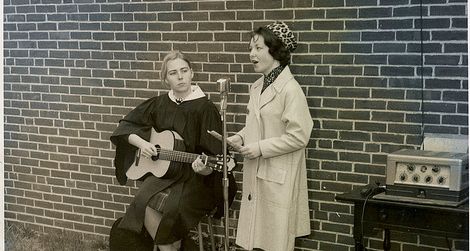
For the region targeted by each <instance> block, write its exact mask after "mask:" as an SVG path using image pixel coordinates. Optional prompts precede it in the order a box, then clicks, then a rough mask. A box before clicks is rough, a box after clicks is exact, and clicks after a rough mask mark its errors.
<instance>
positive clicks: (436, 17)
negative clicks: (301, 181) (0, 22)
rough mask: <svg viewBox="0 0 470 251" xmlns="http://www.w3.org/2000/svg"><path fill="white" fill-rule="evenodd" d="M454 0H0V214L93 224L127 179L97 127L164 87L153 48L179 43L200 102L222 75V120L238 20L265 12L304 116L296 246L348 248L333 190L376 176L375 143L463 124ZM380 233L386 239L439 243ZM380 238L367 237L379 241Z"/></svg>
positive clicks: (64, 225)
mask: <svg viewBox="0 0 470 251" xmlns="http://www.w3.org/2000/svg"><path fill="white" fill-rule="evenodd" d="M420 5H422V7H420ZM466 8H467V3H466V1H465V0H460V1H459V0H422V2H420V1H418V0H394V1H386V0H283V1H281V0H274V1H271V0H269V1H268V0H255V1H253V0H245V1H232V0H225V1H202V0H199V1H190V0H188V1H184V0H181V1H171V0H169V1H138V0H136V1H120V0H113V1H92V0H42V1H40V0H5V1H4V48H5V50H4V57H5V58H4V64H5V68H4V73H5V76H4V108H5V110H4V114H5V118H4V121H5V123H4V127H5V134H4V137H5V142H4V146H5V149H4V153H5V173H4V175H5V190H4V191H5V217H6V220H7V221H12V222H20V223H25V224H27V225H28V226H30V227H31V228H33V229H35V230H38V231H45V232H49V231H53V230H57V229H71V230H74V231H78V232H82V233H84V234H92V233H95V234H98V235H102V236H107V235H108V233H109V230H110V226H111V224H112V222H113V221H114V219H115V218H117V217H119V216H121V215H122V214H123V213H124V211H125V207H126V205H127V204H128V203H129V202H130V200H131V198H132V197H133V195H134V194H135V192H136V191H137V186H138V184H135V183H133V182H130V183H129V184H128V186H120V185H119V184H118V183H117V181H116V179H115V177H114V168H113V166H112V160H113V157H114V149H113V146H112V144H111V143H110V141H109V136H110V134H111V132H112V131H113V130H114V128H115V127H116V125H117V123H118V121H119V119H120V118H122V117H123V115H125V114H126V113H127V112H129V111H130V109H131V108H132V107H134V106H136V105H137V104H139V103H140V102H142V101H143V100H145V99H147V98H149V97H151V96H154V95H157V94H162V93H164V92H166V89H165V88H164V87H163V86H162V84H161V83H160V81H159V69H160V66H161V59H162V58H163V56H164V55H165V54H166V53H167V52H168V51H169V50H171V49H179V50H182V51H184V52H185V53H186V54H188V55H189V56H190V58H191V59H192V61H193V62H194V68H195V71H196V72H197V74H196V76H195V78H196V82H198V83H199V84H200V86H201V87H202V88H203V89H204V90H205V91H206V92H208V94H209V96H210V98H211V99H212V100H213V101H214V102H218V99H219V97H218V94H217V86H216V85H215V84H214V83H215V81H216V80H217V79H219V78H221V77H230V78H231V80H232V83H233V85H232V86H233V91H232V93H231V94H230V98H229V99H230V100H229V101H230V102H229V107H228V121H229V130H230V131H232V132H233V131H236V130H238V129H240V128H241V127H242V125H243V123H244V120H245V110H246V109H245V107H246V103H247V101H248V96H247V91H248V85H249V83H251V82H253V81H254V80H255V79H257V78H258V77H259V74H256V73H254V71H253V68H252V66H251V65H250V63H249V58H248V39H249V36H248V32H249V31H250V30H252V29H253V28H255V27H257V26H259V25H263V24H267V23H269V22H271V21H273V20H277V19H281V20H285V21H286V22H287V23H288V24H290V25H291V26H292V28H293V29H294V30H295V32H296V35H297V37H298V40H299V47H298V49H297V50H296V53H294V55H293V62H292V65H291V67H292V71H293V72H294V74H295V76H296V78H297V80H298V81H299V82H300V84H301V85H302V87H303V89H304V91H305V93H306V94H307V98H308V102H309V106H310V110H311V114H312V117H313V120H314V125H315V126H314V131H313V133H312V137H311V141H310V144H309V147H308V160H307V161H308V176H309V188H310V198H309V202H310V208H311V210H312V213H311V215H312V223H313V225H312V226H313V229H312V230H313V231H312V234H311V235H310V236H309V237H308V238H301V239H298V241H297V244H296V246H297V247H298V249H299V250H353V239H352V222H353V215H352V212H353V210H354V208H353V207H352V206H351V205H350V204H345V203H341V202H337V201H335V199H334V197H335V195H336V194H338V193H343V192H348V191H350V190H351V189H352V188H355V187H358V186H362V185H364V184H367V183H369V182H375V181H380V182H382V183H383V181H384V177H385V160H386V155H387V153H389V152H392V151H395V150H398V149H400V148H403V147H406V148H415V147H418V146H419V145H420V143H421V136H420V135H421V133H422V132H423V131H424V132H438V133H451V134H465V135H466V134H468V115H467V114H468V93H467V90H468V79H467V75H468V70H467V65H468V59H467V13H466ZM421 15H422V16H423V18H422V19H421V18H420V16H421ZM421 37H422V38H423V39H422V40H421ZM237 177H238V179H239V180H241V174H240V173H237ZM238 208H239V203H238V201H237V202H235V204H234V205H233V206H232V209H233V210H231V218H232V219H231V224H232V225H231V229H230V233H231V235H232V237H233V236H234V235H235V227H236V217H237V215H238ZM217 224H218V228H217V232H218V234H219V235H221V234H222V233H223V231H222V230H223V229H222V227H221V223H220V222H217ZM392 235H393V240H392V247H393V249H394V250H442V249H446V245H447V244H446V241H445V239H441V238H431V237H426V236H417V235H415V234H406V235H405V234H400V233H392ZM380 241H381V235H377V236H375V237H373V238H370V239H369V241H368V245H369V246H370V248H371V249H377V250H380V249H381V245H380ZM452 245H453V247H455V248H456V249H466V247H468V246H467V245H468V243H467V242H466V241H463V240H455V241H453V242H452Z"/></svg>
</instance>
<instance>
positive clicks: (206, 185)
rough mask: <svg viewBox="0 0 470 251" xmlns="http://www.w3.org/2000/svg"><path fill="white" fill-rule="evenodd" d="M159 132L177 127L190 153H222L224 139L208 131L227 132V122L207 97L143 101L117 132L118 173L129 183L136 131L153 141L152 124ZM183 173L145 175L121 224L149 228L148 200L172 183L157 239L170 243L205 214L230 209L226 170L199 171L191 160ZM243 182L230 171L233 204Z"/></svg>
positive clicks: (164, 97)
mask: <svg viewBox="0 0 470 251" xmlns="http://www.w3.org/2000/svg"><path fill="white" fill-rule="evenodd" d="M152 127H153V128H154V129H155V130H156V131H157V132H162V131H164V130H172V131H175V132H177V133H178V134H179V135H180V136H182V138H183V142H184V146H185V148H186V150H185V151H186V152H191V153H197V154H201V153H205V154H207V155H215V154H222V143H221V142H220V141H218V140H216V139H215V138H214V137H212V136H211V135H209V134H208V133H207V130H215V131H217V132H219V133H220V132H221V130H222V122H221V119H220V114H219V112H218V110H217V107H216V106H215V105H214V104H213V103H212V102H211V101H209V100H208V99H207V97H205V96H204V97H200V98H197V99H193V100H189V101H184V102H183V103H181V104H179V105H178V104H176V103H175V102H173V101H172V100H171V99H170V98H169V96H168V95H166V94H165V95H161V96H157V97H153V98H150V99H148V100H147V101H145V102H144V103H142V104H141V105H139V106H137V107H136V108H135V109H134V110H132V111H131V112H130V113H129V114H127V115H126V116H125V117H124V119H122V120H121V121H120V123H119V125H118V127H117V128H116V130H115V131H114V133H113V134H112V136H111V138H110V139H111V141H112V142H113V144H114V145H116V156H115V160H114V164H115V168H116V170H115V171H116V178H117V179H118V181H119V183H120V184H121V185H124V184H126V182H127V177H126V171H127V170H128V169H129V167H130V165H131V164H132V163H133V161H134V158H135V151H136V150H137V148H136V147H135V146H133V145H131V144H129V143H128V139H127V138H128V136H129V135H130V134H137V135H139V136H140V137H142V138H143V139H145V140H149V138H150V132H151V128H152ZM181 167H182V168H181V169H179V172H178V174H177V175H176V176H175V177H172V178H157V177H155V176H153V175H148V176H146V177H145V180H144V182H143V183H142V184H141V186H140V189H139V191H138V193H137V194H136V195H135V197H134V200H133V201H132V202H131V205H130V206H129V207H128V209H127V211H126V214H125V216H124V217H123V219H122V220H121V222H120V223H119V228H123V229H127V230H131V231H134V232H136V233H140V232H141V231H142V229H143V222H144V215H145V208H146V205H147V202H148V201H149V200H150V198H151V197H152V196H153V195H155V194H156V193H158V192H160V191H162V190H163V189H165V188H167V187H169V186H171V193H170V195H169V197H168V199H167V201H166V204H165V206H164V208H163V217H162V221H161V223H160V225H159V228H158V230H157V234H156V236H155V243H156V244H169V243H173V242H175V241H177V240H180V239H182V238H183V237H184V236H185V235H186V234H187V233H188V232H189V230H190V229H191V228H193V227H195V226H196V225H197V223H198V222H199V220H200V219H201V217H203V216H204V215H206V214H208V213H209V212H211V211H212V210H213V209H214V208H215V207H217V212H216V214H215V217H221V216H223V214H224V212H223V211H224V201H223V186H222V179H223V174H222V173H221V172H216V171H213V172H212V173H211V174H210V175H207V176H204V175H200V174H197V173H195V172H194V171H193V170H192V168H191V164H189V163H188V164H182V165H181ZM236 191H237V185H236V183H235V179H234V177H233V175H232V174H229V203H231V202H232V201H233V199H234V197H235V193H236Z"/></svg>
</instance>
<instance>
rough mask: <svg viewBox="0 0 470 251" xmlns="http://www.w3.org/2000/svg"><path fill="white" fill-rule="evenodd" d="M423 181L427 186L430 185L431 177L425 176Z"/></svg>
mask: <svg viewBox="0 0 470 251" xmlns="http://www.w3.org/2000/svg"><path fill="white" fill-rule="evenodd" d="M424 181H425V182H426V183H428V184H430V183H431V182H432V177H431V176H429V175H428V176H426V178H424Z"/></svg>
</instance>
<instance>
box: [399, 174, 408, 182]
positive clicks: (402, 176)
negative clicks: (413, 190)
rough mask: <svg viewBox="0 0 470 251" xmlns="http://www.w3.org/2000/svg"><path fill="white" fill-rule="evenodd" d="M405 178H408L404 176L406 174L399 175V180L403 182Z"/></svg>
mask: <svg viewBox="0 0 470 251" xmlns="http://www.w3.org/2000/svg"><path fill="white" fill-rule="evenodd" d="M407 178H408V176H407V175H406V173H402V174H400V180H401V181H405V180H406V179H407Z"/></svg>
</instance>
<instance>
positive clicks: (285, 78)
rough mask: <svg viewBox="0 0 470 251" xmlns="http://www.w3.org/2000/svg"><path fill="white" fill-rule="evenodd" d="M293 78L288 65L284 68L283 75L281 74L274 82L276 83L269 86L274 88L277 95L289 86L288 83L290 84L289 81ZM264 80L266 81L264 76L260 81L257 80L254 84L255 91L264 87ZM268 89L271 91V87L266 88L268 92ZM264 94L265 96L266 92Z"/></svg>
mask: <svg viewBox="0 0 470 251" xmlns="http://www.w3.org/2000/svg"><path fill="white" fill-rule="evenodd" d="M293 77H294V76H293V75H292V73H291V71H290V68H289V66H288V65H287V66H286V67H284V70H282V72H281V74H279V76H277V78H276V79H275V80H274V82H273V83H272V84H270V85H269V86H272V87H273V88H274V90H275V91H276V92H277V93H279V92H281V91H282V89H283V88H284V86H285V85H286V84H287V82H289V80H291V79H292V78H293ZM263 79H264V76H263V77H261V78H259V79H258V80H256V82H255V83H253V89H257V88H262V87H263ZM268 89H270V88H269V87H268V88H266V90H268ZM260 90H261V89H260ZM263 94H264V92H263Z"/></svg>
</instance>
